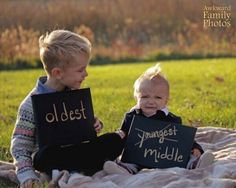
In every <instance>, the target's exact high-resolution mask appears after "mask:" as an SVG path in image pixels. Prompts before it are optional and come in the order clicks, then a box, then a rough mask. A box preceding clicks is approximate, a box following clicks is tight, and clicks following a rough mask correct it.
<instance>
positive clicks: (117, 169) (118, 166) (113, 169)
mask: <svg viewBox="0 0 236 188" xmlns="http://www.w3.org/2000/svg"><path fill="white" fill-rule="evenodd" d="M140 169H141V167H139V166H138V165H136V164H131V163H123V162H114V161H106V162H105V163H104V165H103V170H104V171H105V172H106V173H107V174H136V173H138V171H139V170H140Z"/></svg>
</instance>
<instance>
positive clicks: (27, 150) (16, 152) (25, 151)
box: [11, 104, 39, 184]
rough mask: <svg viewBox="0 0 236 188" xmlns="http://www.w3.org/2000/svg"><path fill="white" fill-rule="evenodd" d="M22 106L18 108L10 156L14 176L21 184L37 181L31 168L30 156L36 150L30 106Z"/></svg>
mask: <svg viewBox="0 0 236 188" xmlns="http://www.w3.org/2000/svg"><path fill="white" fill-rule="evenodd" d="M22 106H23V107H22ZM22 106H21V107H20V108H19V112H18V116H17V120H16V125H15V129H14V131H13V135H12V140H11V154H12V157H13V158H14V164H15V166H16V175H17V178H18V180H19V182H20V183H21V184H22V183H24V182H25V181H27V180H29V179H35V180H38V179H39V178H38V177H37V175H36V173H35V170H34V168H33V165H32V156H31V155H32V153H33V152H34V151H35V148H36V146H35V124H34V123H33V121H34V120H33V110H32V105H31V104H23V105H22Z"/></svg>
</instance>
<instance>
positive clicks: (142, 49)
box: [0, 0, 236, 69]
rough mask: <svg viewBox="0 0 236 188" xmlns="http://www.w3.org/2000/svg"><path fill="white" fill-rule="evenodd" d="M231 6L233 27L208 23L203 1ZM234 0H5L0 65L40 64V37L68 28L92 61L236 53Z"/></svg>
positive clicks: (0, 4) (0, 15)
mask: <svg viewBox="0 0 236 188" xmlns="http://www.w3.org/2000/svg"><path fill="white" fill-rule="evenodd" d="M212 5H215V6H228V5H231V13H232V14H231V17H230V22H231V27H229V28H208V29H204V28H203V8H204V6H212ZM234 12H236V1H234V0H225V1H224V0H148V1H143V0H89V1H88V0H79V1H77V0H67V1H64V0H38V1H34V0H21V1H19V0H0V23H1V25H0V32H1V33H0V69H12V68H22V67H24V68H26V67H39V66H41V64H40V61H39V59H38V37H39V36H40V35H41V34H44V33H45V32H47V31H51V30H53V29H61V28H64V29H68V30H71V31H75V32H77V33H80V34H83V35H85V36H87V37H88V38H89V39H90V41H91V42H92V43H93V46H94V48H93V59H92V64H107V63H114V62H126V61H140V60H141V61H147V60H163V59H180V58H203V57H219V56H221V57H225V56H227V57H229V56H235V55H236V32H235V30H236V28H235V25H236V16H235V14H233V13H234Z"/></svg>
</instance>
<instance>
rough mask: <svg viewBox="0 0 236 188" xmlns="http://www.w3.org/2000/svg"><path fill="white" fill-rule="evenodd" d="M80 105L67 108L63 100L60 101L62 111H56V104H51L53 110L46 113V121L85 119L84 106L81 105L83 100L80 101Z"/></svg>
mask: <svg viewBox="0 0 236 188" xmlns="http://www.w3.org/2000/svg"><path fill="white" fill-rule="evenodd" d="M80 104H81V107H80V108H76V109H73V110H68V109H67V108H66V104H65V102H63V103H62V106H63V112H61V113H58V111H57V108H56V105H55V104H53V112H52V113H47V114H46V116H45V119H46V121H47V122H48V123H53V122H59V121H62V122H64V121H73V120H79V119H81V118H82V119H86V116H85V113H84V111H85V108H84V106H83V102H82V101H80Z"/></svg>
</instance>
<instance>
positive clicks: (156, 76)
mask: <svg viewBox="0 0 236 188" xmlns="http://www.w3.org/2000/svg"><path fill="white" fill-rule="evenodd" d="M146 82H152V83H154V84H164V85H165V86H166V90H167V94H168V95H169V83H168V81H167V79H166V78H165V76H164V75H163V74H162V73H161V67H160V64H159V63H157V64H156V65H155V66H152V67H150V68H148V69H147V70H146V71H145V72H144V73H143V74H142V75H141V76H140V77H139V78H138V79H137V80H136V81H135V82H134V97H135V98H136V97H137V96H138V94H139V93H140V90H141V85H142V84H145V83H146Z"/></svg>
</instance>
